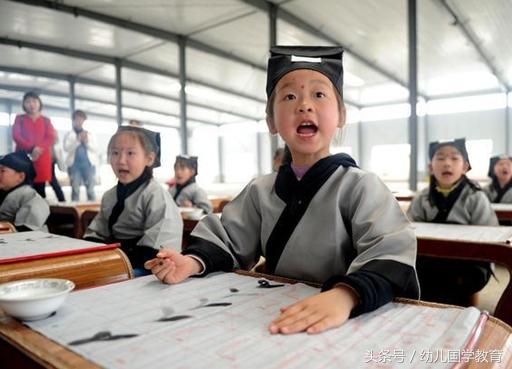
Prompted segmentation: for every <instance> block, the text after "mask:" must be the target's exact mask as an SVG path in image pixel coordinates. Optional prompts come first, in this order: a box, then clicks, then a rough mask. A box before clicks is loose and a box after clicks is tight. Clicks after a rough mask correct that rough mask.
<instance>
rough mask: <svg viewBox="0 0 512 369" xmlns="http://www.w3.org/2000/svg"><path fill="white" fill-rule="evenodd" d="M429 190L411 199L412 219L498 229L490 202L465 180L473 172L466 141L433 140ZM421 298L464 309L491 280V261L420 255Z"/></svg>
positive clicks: (418, 263) (475, 185)
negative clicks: (473, 295)
mask: <svg viewBox="0 0 512 369" xmlns="http://www.w3.org/2000/svg"><path fill="white" fill-rule="evenodd" d="M429 156H430V164H429V169H430V173H431V177H430V186H429V187H428V188H426V189H424V190H423V191H421V192H420V193H419V194H418V195H417V196H416V197H415V198H414V199H413V201H412V203H411V206H410V207H409V210H408V211H407V215H408V217H409V219H410V220H411V221H415V222H431V223H452V224H468V225H490V226H497V225H498V220H497V218H496V214H495V212H494V211H493V209H492V207H491V203H490V202H489V200H488V199H487V197H486V196H485V194H484V192H483V191H482V190H481V189H480V187H479V186H478V184H476V183H475V182H473V181H471V180H470V179H468V178H467V177H466V173H467V172H468V171H469V170H470V169H471V165H470V163H469V157H468V152H467V150H466V141H465V139H463V138H461V139H456V140H450V141H437V142H432V143H431V144H430V147H429ZM416 268H417V271H418V278H419V280H420V286H421V298H422V300H427V301H435V302H443V303H449V304H456V305H468V304H469V303H470V297H471V295H472V294H474V293H475V292H477V291H479V290H481V289H482V288H483V287H484V286H485V285H486V284H487V281H488V280H489V277H490V275H491V269H490V264H489V263H479V262H472V261H471V262H470V261H462V260H444V259H436V258H428V257H418V262H417V266H416Z"/></svg>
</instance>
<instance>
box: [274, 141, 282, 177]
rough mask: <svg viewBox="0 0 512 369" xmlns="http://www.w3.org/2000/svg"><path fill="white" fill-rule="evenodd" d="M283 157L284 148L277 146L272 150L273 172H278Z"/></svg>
mask: <svg viewBox="0 0 512 369" xmlns="http://www.w3.org/2000/svg"><path fill="white" fill-rule="evenodd" d="M283 159H284V148H283V147H279V148H277V149H276V151H275V152H274V157H273V158H272V170H273V171H274V172H279V167H280V166H281V165H283Z"/></svg>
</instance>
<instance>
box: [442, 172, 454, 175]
mask: <svg viewBox="0 0 512 369" xmlns="http://www.w3.org/2000/svg"><path fill="white" fill-rule="evenodd" d="M452 174H453V173H452V172H443V173H441V175H443V176H451V175H452Z"/></svg>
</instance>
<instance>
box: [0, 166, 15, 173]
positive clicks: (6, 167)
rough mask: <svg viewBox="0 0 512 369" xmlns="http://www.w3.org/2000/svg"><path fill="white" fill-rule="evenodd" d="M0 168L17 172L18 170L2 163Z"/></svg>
mask: <svg viewBox="0 0 512 369" xmlns="http://www.w3.org/2000/svg"><path fill="white" fill-rule="evenodd" d="M0 170H7V171H12V172H16V170H14V169H12V168H11V167H8V166H7V165H3V164H0Z"/></svg>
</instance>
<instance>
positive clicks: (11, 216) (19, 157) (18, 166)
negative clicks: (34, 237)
mask: <svg viewBox="0 0 512 369" xmlns="http://www.w3.org/2000/svg"><path fill="white" fill-rule="evenodd" d="M35 175H36V173H35V170H34V166H33V165H32V161H31V160H30V158H29V157H28V156H27V154H26V153H25V152H24V151H18V152H13V153H11V154H7V155H5V156H3V157H2V158H0V220H2V221H8V222H11V223H12V224H13V225H14V226H15V227H16V230H17V231H18V232H21V231H47V228H46V226H45V223H46V220H47V219H48V216H49V215H50V207H49V206H48V203H47V202H46V201H45V200H44V199H43V198H42V197H41V196H40V195H39V194H38V193H37V192H36V191H35V190H34V189H33V188H32V187H31V185H32V180H33V179H34V177H35Z"/></svg>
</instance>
